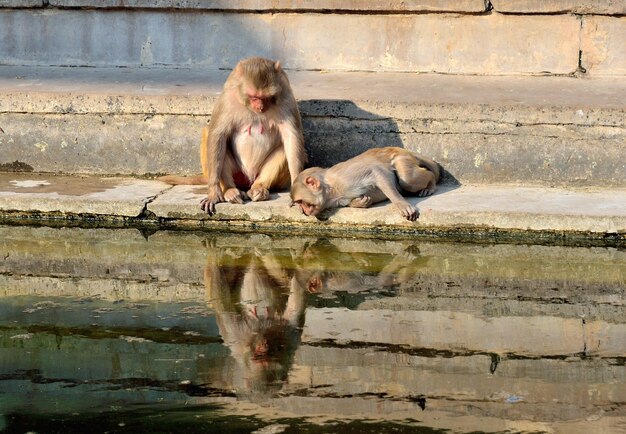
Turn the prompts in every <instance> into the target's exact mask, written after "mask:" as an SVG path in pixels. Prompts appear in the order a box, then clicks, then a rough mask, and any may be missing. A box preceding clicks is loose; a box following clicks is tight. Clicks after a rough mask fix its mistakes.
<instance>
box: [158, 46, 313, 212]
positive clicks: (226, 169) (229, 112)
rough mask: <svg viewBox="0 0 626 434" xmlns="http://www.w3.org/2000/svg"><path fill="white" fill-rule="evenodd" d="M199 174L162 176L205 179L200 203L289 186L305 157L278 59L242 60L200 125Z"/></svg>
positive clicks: (264, 195) (259, 196) (172, 180)
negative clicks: (207, 117)
mask: <svg viewBox="0 0 626 434" xmlns="http://www.w3.org/2000/svg"><path fill="white" fill-rule="evenodd" d="M200 162H201V164H202V173H203V175H202V176H194V177H181V176H164V177H161V178H159V179H160V180H161V181H164V182H167V183H169V184H173V185H176V184H207V197H206V198H205V199H203V200H202V202H201V207H202V209H203V210H204V211H205V212H207V213H208V214H213V213H214V212H215V205H216V204H217V203H219V202H225V201H228V202H231V203H243V202H244V200H245V199H251V200H253V201H260V200H267V199H268V198H269V190H270V189H282V188H286V187H288V186H289V183H290V182H292V181H293V180H294V179H295V178H296V176H297V175H298V173H300V171H301V170H302V168H303V167H304V163H305V162H306V152H305V150H304V138H303V135H302V121H301V118H300V112H299V111H298V105H297V103H296V100H295V98H294V96H293V93H292V90H291V86H290V84H289V80H288V78H287V74H285V72H284V71H283V69H282V68H281V66H280V63H279V62H274V61H271V60H268V59H263V58H260V57H253V58H250V59H246V60H242V61H241V62H239V63H238V64H237V66H236V67H235V69H234V70H233V71H232V72H231V74H230V75H229V76H228V78H227V79H226V83H225V84H224V91H223V92H222V94H221V95H220V97H219V98H218V100H217V101H216V103H215V107H214V108H213V113H212V115H211V120H210V121H209V123H208V125H207V126H205V127H204V128H203V130H202V140H201V144H200Z"/></svg>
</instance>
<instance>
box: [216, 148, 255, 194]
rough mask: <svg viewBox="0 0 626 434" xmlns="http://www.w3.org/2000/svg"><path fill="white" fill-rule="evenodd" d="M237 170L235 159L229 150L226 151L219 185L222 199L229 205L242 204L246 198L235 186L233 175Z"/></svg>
mask: <svg viewBox="0 0 626 434" xmlns="http://www.w3.org/2000/svg"><path fill="white" fill-rule="evenodd" d="M237 170H238V167H237V163H236V162H235V158H234V157H233V154H232V153H231V151H230V150H228V151H226V155H225V158H224V166H223V167H222V175H221V177H220V178H221V184H222V190H223V191H224V199H225V200H226V201H227V202H230V203H239V204H242V203H243V201H244V200H245V199H247V198H248V196H247V195H246V193H244V192H243V191H241V190H239V189H238V188H237V185H236V184H235V179H234V177H233V174H234V173H235V172H236V171H237Z"/></svg>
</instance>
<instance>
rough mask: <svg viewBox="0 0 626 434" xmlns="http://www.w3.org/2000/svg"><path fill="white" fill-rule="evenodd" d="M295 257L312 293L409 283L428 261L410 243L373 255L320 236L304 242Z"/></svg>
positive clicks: (347, 290) (391, 286) (352, 291)
mask: <svg viewBox="0 0 626 434" xmlns="http://www.w3.org/2000/svg"><path fill="white" fill-rule="evenodd" d="M299 259H300V262H301V264H302V266H303V270H301V271H300V274H301V275H302V276H304V275H306V276H307V279H308V280H307V282H308V283H306V287H307V289H308V291H309V292H312V293H324V292H346V293H359V292H363V291H368V290H381V289H391V288H394V287H399V286H402V285H405V284H408V285H409V286H410V284H411V282H414V280H415V274H416V273H417V272H418V270H419V269H420V268H421V267H423V266H425V265H426V263H427V262H428V258H424V257H421V256H420V253H419V249H418V248H417V247H416V246H413V245H410V246H408V247H406V248H405V249H404V250H403V251H401V252H399V253H394V254H391V253H377V254H374V253H370V252H359V251H345V250H341V249H340V248H339V247H337V246H336V245H335V244H334V243H332V242H330V241H328V240H324V239H320V240H317V241H316V242H315V243H312V244H307V245H306V247H305V248H304V249H303V251H302V253H301V254H300V258H299Z"/></svg>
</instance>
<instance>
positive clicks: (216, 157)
mask: <svg viewBox="0 0 626 434" xmlns="http://www.w3.org/2000/svg"><path fill="white" fill-rule="evenodd" d="M220 102H221V99H220V100H218V102H217V103H216V104H215V109H214V110H213V115H212V117H211V121H210V122H209V124H208V125H207V126H205V127H204V128H203V129H202V142H201V144H200V161H201V163H202V172H203V173H204V175H205V176H206V178H207V197H206V198H204V199H203V200H202V201H201V202H200V206H201V208H202V210H204V212H206V213H207V214H209V215H212V214H213V213H215V204H217V203H219V202H224V194H223V192H222V187H221V185H220V176H221V174H222V170H223V167H224V159H225V158H226V146H227V144H228V129H227V127H226V126H227V121H226V120H225V119H222V118H223V116H222V114H221V113H222V109H221V104H220Z"/></svg>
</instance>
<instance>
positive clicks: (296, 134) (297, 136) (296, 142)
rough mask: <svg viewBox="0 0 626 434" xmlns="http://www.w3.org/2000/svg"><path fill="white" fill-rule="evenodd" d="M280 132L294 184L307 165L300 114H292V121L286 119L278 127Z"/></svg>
mask: <svg viewBox="0 0 626 434" xmlns="http://www.w3.org/2000/svg"><path fill="white" fill-rule="evenodd" d="M278 131H279V133H280V138H281V140H282V142H283V147H284V148H285V155H286V157H287V167H288V168H289V174H290V176H291V182H292V183H293V180H294V179H296V176H298V174H299V173H300V172H302V169H303V168H304V163H306V152H305V150H304V136H303V135H302V123H301V121H300V116H299V115H298V113H291V115H290V119H286V120H285V121H284V122H282V123H281V124H280V125H279V126H278Z"/></svg>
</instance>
